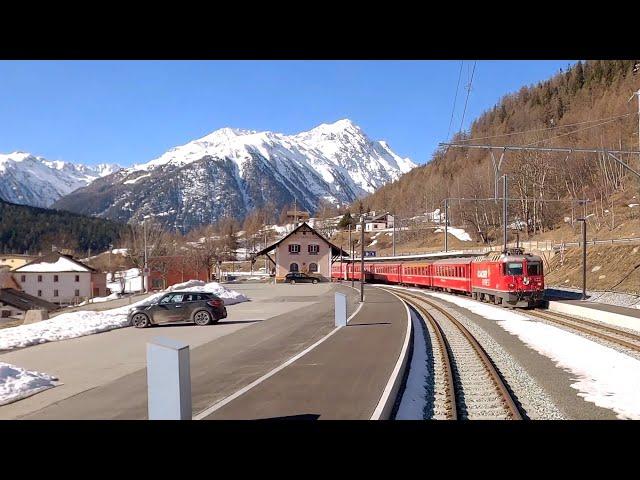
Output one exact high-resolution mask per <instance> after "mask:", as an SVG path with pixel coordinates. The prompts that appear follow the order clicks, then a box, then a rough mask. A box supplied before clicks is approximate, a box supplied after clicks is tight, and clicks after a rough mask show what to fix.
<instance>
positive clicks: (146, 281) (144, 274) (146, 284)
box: [142, 218, 149, 293]
mask: <svg viewBox="0 0 640 480" xmlns="http://www.w3.org/2000/svg"><path fill="white" fill-rule="evenodd" d="M142 232H143V235H144V268H143V270H142V283H143V287H144V293H149V279H148V278H147V219H146V218H143V219H142Z"/></svg>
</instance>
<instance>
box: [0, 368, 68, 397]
mask: <svg viewBox="0 0 640 480" xmlns="http://www.w3.org/2000/svg"><path fill="white" fill-rule="evenodd" d="M57 380H58V379H57V378H56V377H53V376H51V375H47V374H46V373H40V372H32V371H29V370H25V369H24V368H20V367H16V366H15V365H10V364H8V363H3V362H0V405H6V404H8V403H11V402H15V401H16V400H20V399H22V398H26V397H30V396H31V395H34V394H36V393H38V392H42V391H43V390H47V389H49V388H53V387H55V386H57V385H58V383H57Z"/></svg>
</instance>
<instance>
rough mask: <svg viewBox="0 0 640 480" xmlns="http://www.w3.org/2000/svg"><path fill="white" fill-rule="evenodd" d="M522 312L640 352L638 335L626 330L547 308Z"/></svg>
mask: <svg viewBox="0 0 640 480" xmlns="http://www.w3.org/2000/svg"><path fill="white" fill-rule="evenodd" d="M524 313H526V314H527V315H530V316H532V317H537V318H541V319H543V320H546V321H548V322H551V323H555V324H557V325H562V326H564V327H567V328H570V329H573V330H576V331H578V332H582V333H586V334H587V335H592V336H594V337H598V338H600V339H602V340H606V341H607V342H610V343H613V344H615V345H618V346H620V347H624V348H628V349H630V350H633V351H635V352H640V335H637V334H634V333H630V332H626V331H624V330H620V329H617V328H614V327H609V326H607V325H601V324H599V323H596V322H591V321H589V320H583V319H578V318H575V317H570V316H568V315H564V314H562V313H556V312H553V313H552V312H549V311H547V310H541V309H535V310H527V311H526V312H524Z"/></svg>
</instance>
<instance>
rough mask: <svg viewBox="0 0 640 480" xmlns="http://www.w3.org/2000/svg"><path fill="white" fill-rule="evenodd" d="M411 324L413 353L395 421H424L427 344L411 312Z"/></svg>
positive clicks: (427, 372)
mask: <svg viewBox="0 0 640 480" xmlns="http://www.w3.org/2000/svg"><path fill="white" fill-rule="evenodd" d="M411 321H412V322H413V329H414V335H413V353H412V355H411V365H410V366H409V375H408V376H407V383H406V385H405V388H404V391H403V393H402V398H401V399H400V405H399V406H398V411H397V413H396V416H395V419H396V420H424V409H425V407H426V406H427V398H426V397H427V388H426V386H427V382H428V381H429V379H428V378H429V376H430V375H431V372H430V371H429V368H428V367H427V358H428V355H427V344H426V342H425V336H424V328H425V327H423V325H422V322H421V321H420V320H419V319H418V317H416V314H415V312H414V311H413V310H412V311H411Z"/></svg>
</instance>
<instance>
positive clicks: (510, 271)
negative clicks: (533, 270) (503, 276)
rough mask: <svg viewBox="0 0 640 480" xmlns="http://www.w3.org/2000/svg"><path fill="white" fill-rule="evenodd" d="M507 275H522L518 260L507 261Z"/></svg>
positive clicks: (520, 264)
mask: <svg viewBox="0 0 640 480" xmlns="http://www.w3.org/2000/svg"><path fill="white" fill-rule="evenodd" d="M506 266H507V275H522V263H520V262H508V263H507V264H506Z"/></svg>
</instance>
